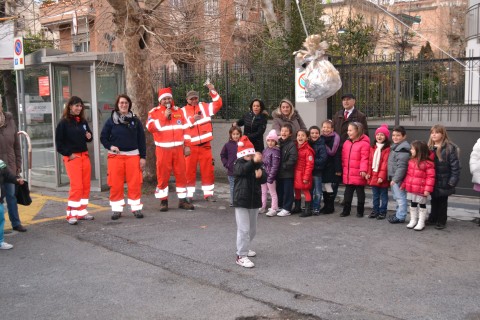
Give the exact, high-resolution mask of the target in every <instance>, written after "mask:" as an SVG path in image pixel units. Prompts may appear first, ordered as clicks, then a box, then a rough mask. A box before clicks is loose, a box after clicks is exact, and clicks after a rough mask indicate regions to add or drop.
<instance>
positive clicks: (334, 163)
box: [322, 133, 342, 183]
mask: <svg viewBox="0 0 480 320" xmlns="http://www.w3.org/2000/svg"><path fill="white" fill-rule="evenodd" d="M335 134H337V133H335ZM337 135H338V134H337ZM323 137H324V139H325V145H327V146H329V148H333V145H334V142H335V141H334V140H335V137H333V136H330V137H328V136H323ZM336 172H342V149H341V148H340V147H338V149H337V153H335V155H334V156H327V162H326V163H325V168H324V169H323V174H322V183H338V182H339V180H340V178H341V177H340V176H337V175H336V174H335V173H336Z"/></svg>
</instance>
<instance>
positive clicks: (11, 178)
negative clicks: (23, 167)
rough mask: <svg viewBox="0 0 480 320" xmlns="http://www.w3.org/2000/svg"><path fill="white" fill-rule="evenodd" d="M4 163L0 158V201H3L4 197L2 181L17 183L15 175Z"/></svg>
mask: <svg viewBox="0 0 480 320" xmlns="http://www.w3.org/2000/svg"><path fill="white" fill-rule="evenodd" d="M5 164H6V162H3V161H1V160H0V188H1V191H0V203H3V198H5V190H4V183H15V184H16V183H17V177H16V176H15V175H14V174H13V172H12V171H10V170H9V169H8V165H5Z"/></svg>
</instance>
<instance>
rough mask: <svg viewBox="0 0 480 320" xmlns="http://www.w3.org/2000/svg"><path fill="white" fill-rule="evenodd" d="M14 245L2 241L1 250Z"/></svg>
mask: <svg viewBox="0 0 480 320" xmlns="http://www.w3.org/2000/svg"><path fill="white" fill-rule="evenodd" d="M12 248H13V246H12V245H11V244H10V243H6V242H1V243H0V250H9V249H12Z"/></svg>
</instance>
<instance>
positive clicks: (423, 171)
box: [402, 159, 435, 196]
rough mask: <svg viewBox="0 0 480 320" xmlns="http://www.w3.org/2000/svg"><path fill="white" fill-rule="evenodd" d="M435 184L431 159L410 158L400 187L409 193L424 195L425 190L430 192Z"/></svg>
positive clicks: (433, 166)
mask: <svg viewBox="0 0 480 320" xmlns="http://www.w3.org/2000/svg"><path fill="white" fill-rule="evenodd" d="M434 185H435V165H434V164H433V161H421V162H420V163H418V161H417V159H410V160H409V161H408V169H407V175H406V177H405V180H404V181H403V183H402V188H403V189H405V190H406V191H407V192H409V193H413V194H417V195H421V196H424V194H425V191H428V192H430V193H432V191H433V186H434Z"/></svg>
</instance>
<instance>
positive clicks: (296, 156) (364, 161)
mask: <svg viewBox="0 0 480 320" xmlns="http://www.w3.org/2000/svg"><path fill="white" fill-rule="evenodd" d="M347 134H348V139H347V140H346V141H345V142H344V143H343V145H342V143H341V141H340V137H339V135H338V134H337V133H335V132H334V130H333V124H332V121H331V120H326V121H324V122H323V123H322V128H321V129H320V128H319V127H318V126H312V127H310V129H309V130H308V131H307V130H302V129H301V130H299V131H298V132H297V133H296V136H295V137H292V127H291V126H290V125H289V124H285V125H284V126H282V128H281V131H280V137H278V135H277V133H276V131H275V130H272V131H270V132H269V133H268V135H267V137H266V142H267V148H266V149H265V150H264V151H263V153H259V152H257V153H255V150H254V149H253V147H252V148H250V149H249V150H250V151H249V153H248V155H243V153H242V152H238V151H237V149H236V148H239V149H238V150H240V148H242V150H243V148H244V147H239V146H240V145H242V146H244V145H245V144H248V143H249V141H248V138H246V137H244V136H242V131H241V129H240V128H238V127H232V128H231V129H230V141H229V142H228V143H227V144H226V145H225V146H224V149H223V150H222V153H221V158H222V162H223V164H224V166H225V167H226V168H227V170H228V179H229V182H230V190H231V206H234V207H235V212H236V219H237V264H239V265H241V266H243V267H253V266H254V264H253V262H251V261H250V260H249V257H253V256H255V255H256V253H255V252H253V251H251V250H248V245H249V243H250V241H251V240H252V239H253V236H254V235H255V230H256V219H257V211H256V210H258V212H260V213H265V214H266V215H267V216H269V217H272V216H275V215H277V216H280V217H284V216H289V215H291V214H295V213H300V217H308V216H312V215H319V214H320V213H324V214H329V213H333V212H334V210H335V209H334V199H335V196H336V191H337V189H338V183H339V179H340V178H342V181H343V184H344V185H345V192H344V205H343V210H342V212H341V214H340V216H341V217H346V216H349V215H350V212H351V207H352V199H353V194H354V192H356V194H357V201H358V202H357V213H356V216H357V217H360V218H361V217H363V216H364V206H365V186H366V185H369V186H371V188H372V193H373V210H372V212H371V213H370V214H369V216H368V217H369V218H372V219H379V220H381V219H385V218H386V215H387V205H388V188H389V187H390V188H391V190H392V194H393V198H394V199H395V201H396V204H397V208H396V212H395V214H394V215H392V216H390V217H389V218H388V221H389V222H390V223H404V222H405V219H406V216H407V200H410V222H409V223H408V225H407V228H409V229H414V230H417V231H421V230H423V229H424V228H425V225H426V224H427V225H428V224H431V225H435V228H436V229H443V228H445V226H446V220H447V207H448V196H449V195H451V194H453V193H454V192H455V186H456V185H457V183H458V180H459V177H460V161H459V150H458V147H457V146H456V145H455V144H453V143H452V142H451V141H450V139H449V137H448V134H447V131H446V129H445V127H444V126H442V125H435V126H433V127H432V128H431V130H430V137H429V140H428V142H424V141H413V142H412V143H411V144H409V143H408V142H407V140H406V139H407V134H406V130H405V128H403V127H402V126H396V127H395V128H393V131H392V137H391V141H390V131H389V129H388V126H387V125H382V126H380V127H379V128H378V129H377V130H376V131H375V141H374V143H373V144H372V145H371V143H370V139H369V137H368V136H367V135H365V134H364V133H363V126H362V124H361V123H358V122H351V123H349V125H348V131H347ZM294 139H295V141H294ZM240 140H242V141H240ZM239 141H240V142H239ZM228 150H230V151H228ZM253 155H255V156H253ZM239 158H242V160H241V161H240V160H237V159H239ZM246 163H248V164H249V165H246ZM244 180H248V183H245V182H242V181H244ZM241 185H248V191H249V193H245V192H243V191H242V193H243V194H244V195H245V194H248V196H249V197H252V199H251V201H250V202H248V205H252V204H253V203H255V205H254V206H249V207H245V206H244V204H241V203H240V202H239V198H238V197H239V196H240V189H244V188H243V187H242V188H240V187H239V186H241ZM260 190H261V191H260ZM268 192H269V193H270V196H271V206H270V208H269V209H267V193H268ZM302 193H303V195H304V198H305V209H304V210H302V208H301V195H302ZM260 194H261V197H260ZM322 196H323V200H324V206H323V208H320V203H321V199H322ZM429 196H430V197H431V206H432V209H431V213H430V215H429V216H428V218H427V209H426V203H427V199H428V197H429ZM255 198H258V199H257V200H256V201H255ZM260 200H261V201H260ZM292 207H293V208H292ZM245 208H248V209H249V210H253V211H249V213H248V216H249V218H250V220H249V222H248V223H247V222H246V220H244V218H245V217H246V215H245V213H242V210H243V209H245ZM254 212H255V213H254ZM242 217H243V218H242ZM247 221H248V219H247ZM246 226H249V227H250V229H248V227H246ZM252 230H253V231H252ZM252 232H253V233H252ZM249 233H250V234H249ZM239 239H240V240H239ZM239 243H240V246H239Z"/></svg>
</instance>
